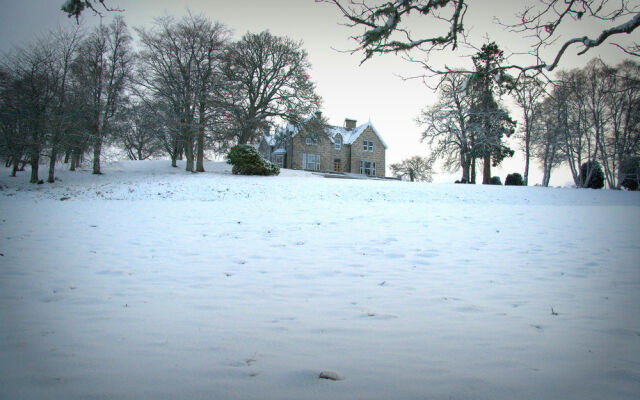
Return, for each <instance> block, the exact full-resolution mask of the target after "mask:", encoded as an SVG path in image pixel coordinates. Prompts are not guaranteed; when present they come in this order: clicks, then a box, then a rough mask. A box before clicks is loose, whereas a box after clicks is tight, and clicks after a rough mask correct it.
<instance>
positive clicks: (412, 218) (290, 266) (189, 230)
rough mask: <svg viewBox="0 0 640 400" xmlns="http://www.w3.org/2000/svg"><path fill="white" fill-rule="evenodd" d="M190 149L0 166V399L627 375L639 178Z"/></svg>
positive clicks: (639, 277)
mask: <svg viewBox="0 0 640 400" xmlns="http://www.w3.org/2000/svg"><path fill="white" fill-rule="evenodd" d="M205 167H206V169H207V171H209V172H206V173H203V174H188V173H185V172H184V171H183V170H181V169H176V168H171V167H170V166H168V163H167V162H166V161H145V162H118V163H114V164H111V165H109V166H107V167H106V168H105V174H104V175H101V176H94V175H91V174H90V173H89V172H87V171H77V172H75V173H72V172H68V171H62V170H61V171H60V174H59V176H60V179H61V181H59V182H56V183H55V184H53V185H50V184H44V185H30V184H28V183H27V182H26V179H28V177H27V176H26V175H25V174H27V173H22V175H20V176H19V177H18V178H9V177H8V176H7V175H8V170H4V172H2V171H0V174H1V175H2V176H0V185H2V190H1V191H0V215H1V221H2V222H1V224H0V253H2V256H1V257H0V321H1V323H0V399H5V398H6V399H14V398H42V399H84V398H108V399H140V398H150V399H151V398H152V399H175V398H185V399H199V398H202V399H211V398H215V399H265V398H266V399H307V398H313V399H327V398H331V399H353V398H367V399H389V398H398V399H422V398H433V399H448V398H474V399H483V398H487V399H513V398H525V399H528V398H530V399H539V398H564V399H590V398H594V399H595V398H620V399H625V398H628V399H632V398H636V396H637V393H639V392H640V267H639V263H638V259H639V258H640V244H639V242H638V238H640V224H639V222H640V196H638V193H629V192H615V191H592V190H575V189H544V188H535V187H530V188H521V187H495V186H481V185H452V184H450V185H444V184H443V185H431V184H411V183H408V182H394V181H390V182H387V181H362V180H337V179H324V178H322V177H320V176H318V175H314V174H310V173H307V172H300V171H290V170H283V173H282V174H281V175H280V176H278V177H238V176H233V175H231V174H230V172H229V167H228V166H227V165H225V164H220V163H210V164H207V165H206V166H205ZM62 198H65V201H60V199H62ZM552 308H553V311H552ZM321 371H334V372H336V373H337V374H338V375H340V377H342V378H344V379H343V380H340V381H335V382H333V381H330V380H324V379H322V380H321V379H318V375H319V374H320V372H321Z"/></svg>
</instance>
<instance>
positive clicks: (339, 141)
mask: <svg viewBox="0 0 640 400" xmlns="http://www.w3.org/2000/svg"><path fill="white" fill-rule="evenodd" d="M335 140H336V143H335V146H334V147H335V149H336V150H340V149H341V148H342V138H341V137H339V136H338V137H336V139H335Z"/></svg>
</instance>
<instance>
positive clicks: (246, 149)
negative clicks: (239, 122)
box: [227, 144, 280, 175]
mask: <svg viewBox="0 0 640 400" xmlns="http://www.w3.org/2000/svg"><path fill="white" fill-rule="evenodd" d="M227 163H228V164H231V165H233V168H232V169H231V172H233V173H234V174H235V175H278V174H279V173H280V167H278V166H277V165H275V164H273V163H271V162H269V161H267V160H265V159H263V158H262V156H260V153H258V150H256V149H255V148H253V147H252V146H249V145H247V144H239V145H237V146H233V147H232V148H231V150H229V153H228V154H227Z"/></svg>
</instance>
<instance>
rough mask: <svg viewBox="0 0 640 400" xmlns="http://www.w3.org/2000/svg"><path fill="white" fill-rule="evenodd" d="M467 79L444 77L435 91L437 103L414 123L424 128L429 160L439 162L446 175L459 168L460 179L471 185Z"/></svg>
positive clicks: (464, 77) (454, 76) (462, 76)
mask: <svg viewBox="0 0 640 400" xmlns="http://www.w3.org/2000/svg"><path fill="white" fill-rule="evenodd" d="M469 79H470V75H469V74H465V73H458V74H450V75H448V76H447V77H446V78H445V80H444V82H443V84H442V85H440V88H439V97H438V101H437V102H436V103H435V104H434V105H432V106H431V107H429V108H427V109H425V110H424V111H422V113H421V115H420V117H418V123H419V124H420V125H422V126H424V127H425V130H424V131H423V132H422V140H423V141H426V142H427V144H428V145H429V149H430V151H431V157H432V158H433V159H442V160H443V161H444V167H445V169H447V170H448V171H454V170H457V169H458V168H462V178H463V180H464V181H465V182H471V176H470V172H471V170H472V169H473V166H474V165H475V162H474V160H473V137H472V131H471V130H470V129H469V127H468V124H469V115H470V114H469V113H470V111H471V98H470V96H469V95H468V93H467V85H468V83H469Z"/></svg>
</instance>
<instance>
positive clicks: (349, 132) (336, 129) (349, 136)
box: [284, 117, 389, 149]
mask: <svg viewBox="0 0 640 400" xmlns="http://www.w3.org/2000/svg"><path fill="white" fill-rule="evenodd" d="M310 118H311V117H308V118H306V119H305V121H308V120H309V119H310ZM367 128H371V130H372V131H373V133H375V134H376V136H377V137H378V139H379V140H380V142H381V143H382V145H383V146H384V148H385V149H388V148H389V147H388V146H387V143H386V142H385V141H384V139H382V136H380V133H379V132H378V130H377V129H376V128H375V127H374V126H373V124H372V123H371V121H369V122H367V123H365V124H362V125H360V126H357V127H355V128H354V129H347V128H345V127H342V126H335V125H327V126H326V127H325V130H324V131H325V133H326V134H327V136H329V139H330V140H331V142H335V137H336V135H338V134H340V136H342V143H344V144H353V142H355V141H356V140H357V139H358V138H359V137H360V135H361V134H362V132H364V131H365V130H366V129H367ZM284 129H285V130H286V131H288V132H292V133H293V134H292V137H293V136H295V135H297V134H298V132H299V129H298V127H296V126H295V125H293V124H292V123H288V124H287V126H286V127H285V128H284Z"/></svg>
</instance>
